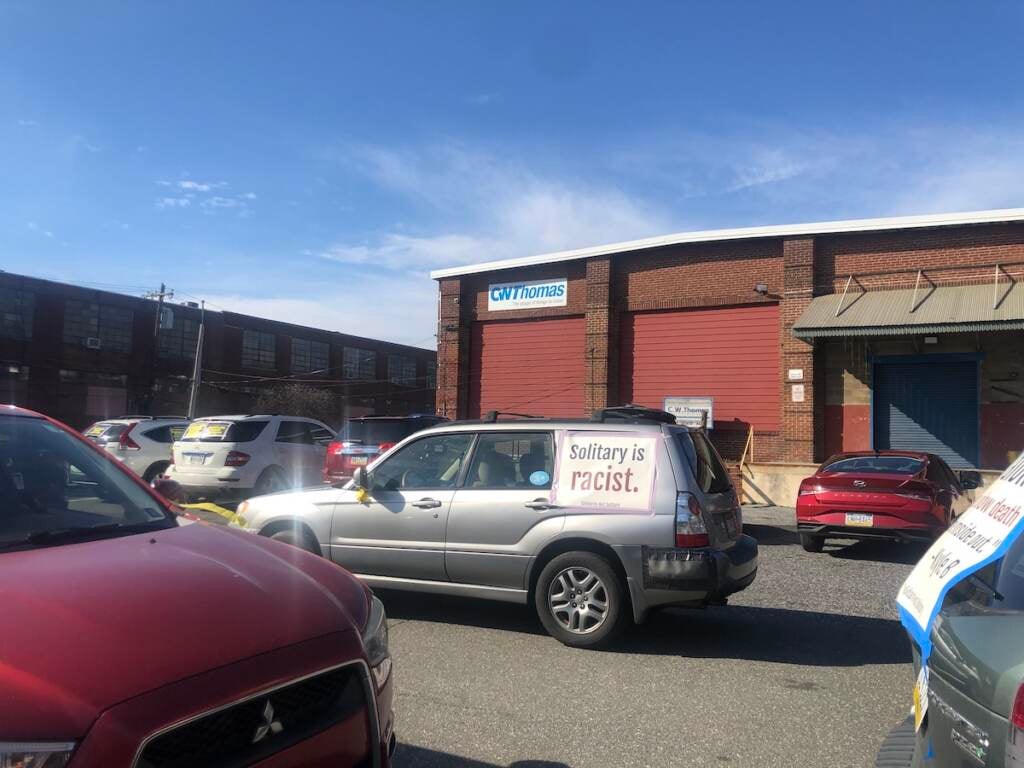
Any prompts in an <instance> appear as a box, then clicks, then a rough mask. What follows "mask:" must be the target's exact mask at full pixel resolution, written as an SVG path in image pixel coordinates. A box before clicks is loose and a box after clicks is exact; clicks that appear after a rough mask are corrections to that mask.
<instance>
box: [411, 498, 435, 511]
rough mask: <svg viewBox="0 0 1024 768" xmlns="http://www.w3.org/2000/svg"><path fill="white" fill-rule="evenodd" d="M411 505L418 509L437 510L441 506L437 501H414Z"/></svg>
mask: <svg viewBox="0 0 1024 768" xmlns="http://www.w3.org/2000/svg"><path fill="white" fill-rule="evenodd" d="M412 505H413V506H414V507H419V508H420V509H437V508H438V507H440V506H441V502H440V501H438V500H437V499H420V500H419V501H414V502H413V503H412Z"/></svg>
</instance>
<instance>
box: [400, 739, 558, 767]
mask: <svg viewBox="0 0 1024 768" xmlns="http://www.w3.org/2000/svg"><path fill="white" fill-rule="evenodd" d="M392 765H394V768H505V766H503V765H499V764H498V763H485V762H483V761H481V760H472V759H470V758H468V757H459V756H458V755H451V754H448V753H447V752H437V751H436V750H433V749H426V748H424V747H414V746H412V745H409V744H399V746H398V752H397V754H396V755H395V759H394V761H393V763H392ZM508 768H569V766H568V765H567V764H566V763H556V762H551V761H550V760H517V761H516V762H514V763H509V765H508Z"/></svg>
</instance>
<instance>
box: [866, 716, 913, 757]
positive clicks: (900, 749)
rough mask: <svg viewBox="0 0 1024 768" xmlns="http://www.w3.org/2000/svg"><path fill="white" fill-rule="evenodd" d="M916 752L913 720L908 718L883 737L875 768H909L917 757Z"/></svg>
mask: <svg viewBox="0 0 1024 768" xmlns="http://www.w3.org/2000/svg"><path fill="white" fill-rule="evenodd" d="M916 752H917V735H916V734H915V733H914V718H913V717H908V718H907V719H906V720H904V721H903V722H902V723H900V724H899V725H897V726H896V727H895V728H893V729H892V730H891V731H889V735H888V736H886V737H885V741H883V742H882V746H881V748H880V749H879V750H878V756H877V757H876V758H875V768H911V766H912V765H914V760H915V759H916V757H917V755H916Z"/></svg>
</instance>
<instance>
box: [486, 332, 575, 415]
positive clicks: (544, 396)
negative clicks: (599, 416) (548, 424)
mask: <svg viewBox="0 0 1024 768" xmlns="http://www.w3.org/2000/svg"><path fill="white" fill-rule="evenodd" d="M585 347H586V322H585V320H584V319H583V318H582V317H568V318H558V319H555V320H498V321H489V322H479V323H474V324H473V331H472V340H471V342H470V366H469V404H468V408H469V414H468V416H469V417H470V418H476V417H479V416H481V415H483V414H485V413H487V411H518V412H520V413H528V414H530V415H534V416H569V417H578V416H583V415H584V413H583V391H584V378H585V373H586V367H585V357H584V349H585Z"/></svg>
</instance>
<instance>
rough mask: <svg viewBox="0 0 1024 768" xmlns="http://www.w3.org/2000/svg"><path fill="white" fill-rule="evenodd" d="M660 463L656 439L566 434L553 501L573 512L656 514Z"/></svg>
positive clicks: (558, 458) (558, 455)
mask: <svg viewBox="0 0 1024 768" xmlns="http://www.w3.org/2000/svg"><path fill="white" fill-rule="evenodd" d="M657 459H658V438H657V437H655V436H653V435H652V436H650V437H637V436H636V435H633V434H627V433H622V432H573V431H568V432H565V433H564V434H563V435H562V438H561V440H560V441H559V444H558V452H557V453H556V456H555V481H554V483H553V484H552V487H551V493H552V501H553V502H554V503H555V504H557V505H558V506H560V507H568V508H573V507H575V508H582V509H594V510H602V509H603V510H609V511H615V512H650V511H651V510H652V509H653V506H652V505H653V501H654V476H655V469H656V467H657Z"/></svg>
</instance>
